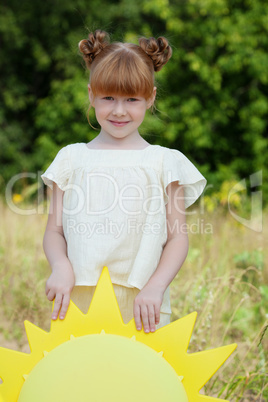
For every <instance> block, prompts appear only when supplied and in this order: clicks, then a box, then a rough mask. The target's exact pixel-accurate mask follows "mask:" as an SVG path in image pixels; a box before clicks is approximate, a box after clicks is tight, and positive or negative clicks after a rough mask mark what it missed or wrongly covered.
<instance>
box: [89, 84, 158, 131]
mask: <svg viewBox="0 0 268 402" xmlns="http://www.w3.org/2000/svg"><path fill="white" fill-rule="evenodd" d="M88 91H89V99H90V103H91V105H92V106H93V107H94V108H95V114H96V118H97V120H98V122H99V124H100V126H101V132H102V133H104V134H108V135H110V136H112V137H114V138H117V139H120V138H125V137H127V136H130V135H131V136H135V135H137V134H138V135H139V132H138V128H139V126H140V125H141V123H142V122H143V119H144V116H145V113H146V110H147V109H149V108H150V107H151V106H152V104H153V102H154V99H155V95H156V88H154V90H153V93H152V96H151V97H150V98H149V99H147V100H146V99H145V98H143V97H142V96H135V97H133V96H132V97H130V96H119V95H112V94H102V95H98V96H93V94H92V92H91V88H90V86H89V87H88Z"/></svg>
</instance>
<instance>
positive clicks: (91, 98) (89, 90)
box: [87, 84, 94, 107]
mask: <svg viewBox="0 0 268 402" xmlns="http://www.w3.org/2000/svg"><path fill="white" fill-rule="evenodd" d="M87 87H88V97H89V102H90V104H91V106H93V107H94V95H93V93H92V90H91V87H90V85H89V84H88V86H87Z"/></svg>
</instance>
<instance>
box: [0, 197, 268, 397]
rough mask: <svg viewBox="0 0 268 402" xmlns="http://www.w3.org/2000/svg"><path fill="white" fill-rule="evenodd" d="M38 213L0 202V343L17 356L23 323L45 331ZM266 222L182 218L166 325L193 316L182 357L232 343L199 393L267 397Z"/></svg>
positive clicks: (214, 215)
mask: <svg viewBox="0 0 268 402" xmlns="http://www.w3.org/2000/svg"><path fill="white" fill-rule="evenodd" d="M25 208H26V207H25ZM43 209H45V208H43ZM40 212H43V213H36V214H32V215H28V216H27V215H20V214H17V213H14V212H12V211H11V210H10V208H8V207H7V206H6V205H4V203H3V202H0V216H1V229H0V278H1V287H0V296H1V297H0V300H1V306H0V346H4V347H8V348H11V349H16V350H20V351H24V352H27V351H28V350H29V348H28V343H27V338H26V335H25V330H24V325H23V321H24V320H25V319H27V320H29V321H31V322H33V323H34V324H36V325H38V326H39V327H41V328H43V329H45V330H48V329H49V326H50V311H51V304H50V302H48V301H47V300H46V297H45V293H44V289H45V282H46V279H47V277H48V275H49V271H50V269H49V266H48V263H47V261H46V258H45V255H44V252H43V249H42V237H43V233H44V230H45V225H46V212H44V210H42V208H41V209H40ZM196 212H198V211H196ZM267 218H268V214H267V213H264V216H263V223H264V225H263V227H264V229H263V231H262V232H261V233H258V232H254V231H253V230H250V229H247V228H246V227H244V226H242V225H241V224H239V223H237V222H236V221H235V220H234V218H233V217H232V216H231V215H230V214H228V213H227V212H226V211H225V212H224V211H223V210H214V211H213V212H210V213H208V212H206V213H204V214H201V215H200V214H198V213H196V214H192V215H190V216H189V217H188V228H189V237H190V250H189V254H188V257H187V260H186V262H185V263H184V266H183V268H182V269H181V272H180V273H179V274H178V275H177V277H176V278H175V280H174V281H173V283H172V286H171V297H172V309H173V316H172V318H173V320H175V319H177V318H179V317H182V316H184V315H186V314H188V313H190V312H193V311H197V312H198V318H197V322H196V325H195V329H194V332H193V336H192V339H191V343H190V346H189V352H196V351H199V350H205V349H209V348H215V347H218V346H222V345H227V344H229V343H233V342H236V343H237V344H238V347H237V350H236V351H235V352H234V354H233V355H232V356H231V357H230V358H229V359H228V361H227V362H226V363H225V364H224V366H223V367H222V368H221V369H220V370H219V371H218V373H217V374H216V375H215V376H213V378H212V379H211V380H210V381H209V382H208V384H207V386H206V388H205V393H206V394H208V395H211V396H214V397H218V398H226V399H229V400H230V401H232V402H235V401H243V402H250V401H259V402H265V401H267V400H268V376H267V373H268V365H267V362H268V355H267V350H268V329H267V325H268V268H267V255H265V253H266V252H267V251H266V250H267V248H268V247H267V246H268V245H267V240H268V233H267V220H268V219H267ZM265 223H266V225H265ZM265 242H266V243H265ZM266 329H267V331H266Z"/></svg>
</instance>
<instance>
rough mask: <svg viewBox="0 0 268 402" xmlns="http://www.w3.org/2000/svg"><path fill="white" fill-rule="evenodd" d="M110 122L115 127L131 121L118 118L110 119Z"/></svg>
mask: <svg viewBox="0 0 268 402" xmlns="http://www.w3.org/2000/svg"><path fill="white" fill-rule="evenodd" d="M109 122H110V123H111V124H112V125H113V126H115V127H124V126H126V125H127V124H128V123H129V121H116V120H109Z"/></svg>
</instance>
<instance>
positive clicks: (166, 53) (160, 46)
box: [139, 36, 172, 71]
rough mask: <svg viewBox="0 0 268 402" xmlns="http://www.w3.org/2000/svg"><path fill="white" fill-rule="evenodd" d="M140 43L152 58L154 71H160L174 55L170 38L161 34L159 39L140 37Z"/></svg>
mask: <svg viewBox="0 0 268 402" xmlns="http://www.w3.org/2000/svg"><path fill="white" fill-rule="evenodd" d="M139 44H140V47H141V48H142V49H143V50H144V51H145V53H146V54H147V55H148V56H149V57H150V58H151V59H152V61H153V64H154V71H160V70H161V68H162V67H163V66H164V65H165V64H166V63H167V62H168V61H169V59H170V57H171V55H172V49H171V47H170V46H169V43H168V40H167V39H166V38H164V37H163V36H160V37H159V38H158V39H155V38H149V39H146V38H140V39H139Z"/></svg>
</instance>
